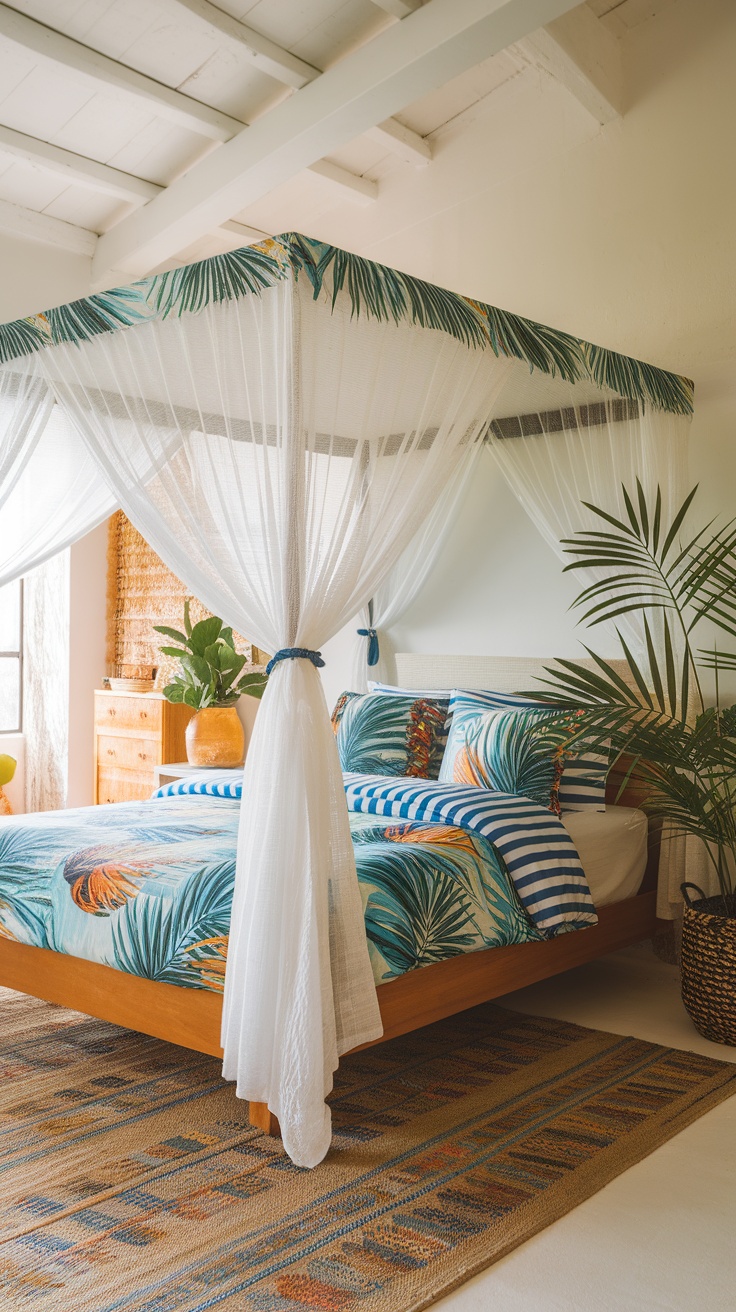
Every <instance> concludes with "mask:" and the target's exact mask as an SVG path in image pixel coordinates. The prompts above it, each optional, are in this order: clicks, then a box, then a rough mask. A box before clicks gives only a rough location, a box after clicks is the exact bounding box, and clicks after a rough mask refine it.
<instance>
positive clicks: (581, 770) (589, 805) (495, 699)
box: [440, 688, 609, 814]
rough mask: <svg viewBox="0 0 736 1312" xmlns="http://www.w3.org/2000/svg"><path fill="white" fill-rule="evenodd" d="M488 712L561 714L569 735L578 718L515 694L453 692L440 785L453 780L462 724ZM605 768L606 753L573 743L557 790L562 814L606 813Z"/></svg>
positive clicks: (607, 763)
mask: <svg viewBox="0 0 736 1312" xmlns="http://www.w3.org/2000/svg"><path fill="white" fill-rule="evenodd" d="M490 709H493V710H530V711H535V712H536V713H537V714H538V715H540V716H547V717H549V718H550V719H552V720H559V717H560V715H561V714H562V715H563V717H566V719H565V718H563V723H567V726H568V732H572V728H573V727H574V724H575V718H576V716H577V715H578V714H579V712H576V711H575V710H572V709H571V710H570V711H562V712H561V711H560V710H558V709H557V708H552V707H548V706H542V705H540V703H538V702H533V701H530V700H529V699H528V698H525V697H520V696H519V695H518V694H517V693H503V692H493V691H485V690H484V691H479V690H475V689H473V690H471V689H467V688H453V690H452V693H451V695H450V712H449V713H450V732H449V738H448V743H447V749H446V751H445V756H444V759H443V762H442V767H441V769H440V779H441V780H442V781H443V782H449V781H451V780H452V763H453V760H454V756H455V753H456V751H457V744H458V742H459V741H460V739H459V737H458V735H459V734H460V731H461V728H462V726H463V724H464V723H465V721H466V720H467V719H476V718H477V717H478V716H479V715H482V714H483V712H484V711H486V710H490ZM608 766H609V753H608V752H593V751H590V750H588V749H587V748H586V746H585V744H584V742H576V743H575V746H574V748H573V750H572V752H566V753H565V769H564V774H563V775H562V778H561V779H560V786H559V803H560V810H561V811H562V812H563V814H564V813H565V812H568V811H605V809H606V779H607V777H608Z"/></svg>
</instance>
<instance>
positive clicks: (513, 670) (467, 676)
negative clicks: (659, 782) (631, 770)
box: [396, 652, 643, 806]
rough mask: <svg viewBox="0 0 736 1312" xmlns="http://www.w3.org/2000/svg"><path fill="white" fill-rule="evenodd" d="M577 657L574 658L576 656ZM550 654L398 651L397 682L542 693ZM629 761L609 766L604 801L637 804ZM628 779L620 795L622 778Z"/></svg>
mask: <svg viewBox="0 0 736 1312" xmlns="http://www.w3.org/2000/svg"><path fill="white" fill-rule="evenodd" d="M576 659H577V658H576ZM554 663H555V662H554V657H553V656H434V655H431V656H426V655H420V654H417V653H415V652H399V653H398V654H397V656H396V672H397V682H398V683H399V685H400V686H401V687H402V688H420V689H424V688H427V689H430V688H489V689H494V690H495V691H496V692H525V691H530V692H531V691H533V690H534V688H535V687H536V686H537V684H539V690H540V693H543V692H544V684H542V683H541V682H540V679H544V678H545V677H546V676H545V673H544V671H545V667H546V666H552V665H554ZM577 663H578V664H579V665H587V666H588V667H589V668H590V669H595V668H596V667H595V663H594V662H593V661H591V660H589V659H585V660H579V659H578V660H577ZM609 665H610V666H611V668H612V669H614V670H615V671H616V673H617V674H619V675H620V676H621V678H622V679H624V680H625V681H626V683H628V684H630V685H631V686H632V687H633V686H634V685H633V682H632V678H631V673H630V671H629V667H628V665H627V664H626V662H625V661H618V660H611V661H609ZM629 764H630V761H629V759H628V758H626V757H620V758H619V760H618V761H617V762H616V763H615V765H614V766H613V768H612V769H611V771H610V773H609V776H608V784H607V785H606V801H607V803H608V804H609V806H610V805H612V804H614V803H617V804H618V805H619V806H639V805H640V803H641V801H642V797H643V793H642V788H641V785H640V784H639V783H638V781H637V779H636V777H634V778H631V779H628V767H629ZM625 778H626V779H627V783H626V787H625V790H624V792H623V793H622V794H621V796H620V797H619V795H618V794H619V788H620V785H621V782H622V780H623V779H625Z"/></svg>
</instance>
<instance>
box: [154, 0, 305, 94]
mask: <svg viewBox="0 0 736 1312" xmlns="http://www.w3.org/2000/svg"><path fill="white" fill-rule="evenodd" d="M173 3H174V4H176V5H179V6H180V7H181V8H182V9H187V10H188V11H189V13H190V14H193V15H194V17H195V18H198V19H200V22H201V24H202V26H203V27H207V28H208V29H209V32H210V35H212V36H215V37H218V38H220V37H225V38H226V39H227V40H228V41H229V43H230V44H234V45H236V46H237V47H238V49H239V50H245V52H246V54H247V55H248V57H249V59H250V60H251V61H252V63H253V64H254V65H255V67H256V68H258V69H260V70H261V72H262V73H268V74H269V76H270V77H273V78H276V80H277V81H278V82H283V83H284V85H285V86H287V87H293V88H294V89H295V90H296V91H298V90H299V88H300V87H304V86H306V85H307V83H308V82H312V81H314V79H315V78H316V77H319V75H320V70H319V69H318V68H314V67H313V65H312V64H308V63H306V61H305V60H303V59H298V58H297V56H296V55H292V53H291V51H289V50H284V49H283V48H282V47H281V46H277V45H276V43H275V41H269V39H268V37H265V36H261V34H260V32H255V31H254V30H253V28H251V27H246V26H245V24H244V23H241V22H239V21H238V19H237V18H233V17H232V16H231V15H230V14H226V13H225V11H224V10H223V9H219V8H218V7H217V5H213V4H210V0H173Z"/></svg>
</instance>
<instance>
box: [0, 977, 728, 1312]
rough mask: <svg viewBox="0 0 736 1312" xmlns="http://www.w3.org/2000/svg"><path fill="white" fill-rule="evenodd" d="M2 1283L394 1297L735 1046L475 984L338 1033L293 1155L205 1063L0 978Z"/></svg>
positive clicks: (650, 1144)
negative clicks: (446, 1001) (485, 993)
mask: <svg viewBox="0 0 736 1312" xmlns="http://www.w3.org/2000/svg"><path fill="white" fill-rule="evenodd" d="M0 1034H2V1035H3V1041H2V1050H1V1051H0V1074H1V1076H2V1088H1V1099H2V1104H1V1109H2V1116H1V1118H0V1135H1V1142H2V1153H1V1155H0V1163H1V1168H0V1169H1V1171H2V1178H1V1180H0V1239H1V1241H2V1242H0V1307H2V1308H3V1309H6V1308H13V1309H14V1308H28V1309H34V1310H35V1309H38V1312H50V1310H51V1309H54V1312H62V1310H63V1312H72V1309H73V1312H144V1310H145V1312H195V1309H196V1312H205V1309H207V1310H209V1309H222V1312H235V1309H238V1312H251V1310H252V1312H302V1310H304V1312H314V1309H322V1310H325V1312H409V1309H417V1308H422V1307H426V1306H427V1304H429V1303H431V1302H433V1301H434V1300H435V1299H437V1298H439V1297H441V1295H442V1294H444V1293H447V1292H448V1290H450V1289H452V1288H453V1287H454V1286H455V1285H457V1284H459V1283H460V1282H462V1281H463V1280H465V1279H467V1277H468V1276H469V1275H471V1274H473V1273H474V1272H476V1271H478V1270H480V1269H481V1268H482V1267H485V1266H488V1265H489V1263H491V1262H493V1261H495V1260H496V1259H497V1258H499V1257H501V1256H502V1255H503V1254H504V1253H507V1252H508V1251H509V1250H510V1249H512V1248H514V1247H516V1245H517V1244H520V1243H522V1242H523V1241H524V1240H525V1239H528V1238H529V1237H530V1236H531V1235H533V1234H534V1233H535V1232H536V1231H538V1230H540V1229H542V1228H543V1227H544V1226H546V1225H549V1224H550V1222H552V1221H554V1220H556V1218H558V1217H560V1216H562V1215H563V1214H564V1213H565V1212H567V1211H569V1210H570V1208H572V1207H574V1206H575V1205H576V1204H577V1203H579V1202H581V1201H582V1199H584V1198H587V1197H588V1196H589V1195H590V1194H592V1193H594V1192H595V1191H596V1190H597V1189H600V1188H601V1186H602V1185H604V1184H605V1183H606V1182H607V1181H608V1180H610V1179H612V1178H613V1177H614V1176H616V1175H618V1174H619V1173H620V1172H621V1171H624V1170H625V1169H626V1168H627V1167H628V1166H631V1165H632V1164H633V1163H634V1162H637V1161H639V1160H640V1159H641V1158H642V1157H645V1156H646V1154H647V1153H650V1152H651V1151H652V1149H654V1148H656V1147H657V1146H658V1144H661V1143H663V1142H664V1141H665V1140H666V1139H668V1138H670V1137H671V1136H672V1135H673V1134H676V1133H677V1131H678V1130H680V1129H682V1127H683V1126H685V1125H687V1124H688V1123H689V1122H690V1121H692V1120H694V1119H695V1118H696V1117H698V1116H701V1115H702V1114H703V1113H704V1112H706V1111H708V1110H709V1108H711V1107H713V1106H715V1104H716V1103H718V1102H720V1101H721V1100H722V1099H724V1098H727V1097H728V1096H729V1095H730V1094H731V1093H733V1092H735V1091H736V1066H732V1065H727V1064H725V1063H721V1062H717V1061H713V1060H711V1059H709V1058H707V1057H702V1056H699V1055H697V1054H695V1053H689V1052H680V1051H676V1050H673V1049H668V1048H661V1047H658V1046H656V1045H654V1044H651V1043H643V1042H641V1041H639V1040H637V1039H630V1038H622V1037H620V1036H618V1035H614V1034H604V1033H601V1032H599V1031H596V1030H587V1029H582V1028H580V1027H579V1026H577V1025H571V1024H567V1023H565V1022H561V1021H555V1020H547V1019H543V1018H540V1017H532V1016H524V1015H519V1014H517V1013H515V1012H510V1011H505V1010H502V1009H501V1008H499V1007H495V1006H491V1005H488V1006H484V1007H477V1008H476V1009H475V1010H473V1011H470V1012H465V1013H464V1014H463V1015H461V1016H456V1017H454V1018H453V1019H452V1020H450V1021H447V1022H444V1023H442V1024H439V1025H434V1026H431V1027H429V1028H428V1029H425V1030H423V1031H420V1032H418V1033H417V1034H414V1035H411V1036H409V1037H408V1038H404V1039H397V1040H394V1041H393V1042H391V1043H388V1044H385V1045H382V1046H380V1047H378V1048H373V1049H369V1050H367V1051H365V1052H361V1053H357V1054H355V1055H354V1056H352V1057H350V1058H348V1059H346V1060H345V1062H344V1063H343V1067H342V1069H341V1071H340V1074H339V1080H338V1086H337V1088H336V1091H335V1095H334V1099H333V1108H334V1123H335V1137H334V1145H333V1148H332V1149H331V1151H330V1154H329V1156H328V1158H327V1159H326V1161H325V1162H324V1163H323V1164H322V1165H321V1166H320V1167H318V1168H317V1170H315V1171H301V1170H297V1169H296V1168H295V1167H293V1166H292V1165H291V1163H290V1162H289V1161H288V1159H286V1158H285V1157H284V1155H283V1153H282V1151H281V1148H280V1144H279V1143H278V1142H277V1141H273V1140H270V1139H268V1138H266V1137H264V1136H263V1135H262V1134H261V1133H260V1132H259V1131H256V1130H253V1129H252V1128H251V1127H250V1126H249V1125H248V1120H247V1109H246V1107H245V1106H244V1104H243V1103H240V1102H238V1101H237V1099H236V1098H235V1097H234V1094H233V1090H232V1087H231V1086H229V1085H226V1084H223V1082H222V1080H221V1079H220V1078H219V1072H218V1063H217V1062H216V1061H214V1060H212V1059H211V1058H207V1057H202V1056H199V1055H197V1054H196V1053H190V1052H188V1051H186V1050H185V1049H183V1048H176V1047H173V1046H171V1045H167V1044H165V1043H160V1042H158V1041H156V1040H154V1039H148V1038H145V1037H143V1036H141V1035H138V1034H133V1033H131V1032H129V1031H127V1030H121V1029H116V1028H115V1027H113V1026H111V1025H106V1024H103V1023H102V1022H99V1021H95V1020H90V1019H87V1018H84V1017H82V1016H80V1015H78V1014H77V1013H75V1012H70V1011H63V1010H61V1009H60V1008H56V1007H51V1006H49V1005H47V1004H45V1003H41V1002H37V1001H35V1000H33V999H30V998H25V997H23V996H22V995H20V994H16V993H11V992H9V991H7V990H0Z"/></svg>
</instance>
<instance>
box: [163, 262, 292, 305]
mask: <svg viewBox="0 0 736 1312" xmlns="http://www.w3.org/2000/svg"><path fill="white" fill-rule="evenodd" d="M284 277H286V269H285V267H284V265H283V263H282V262H281V260H279V258H278V256H277V255H275V254H271V253H270V252H269V250H263V249H261V248H260V247H258V246H244V247H242V248H241V249H240V250H237V251H227V252H226V253H225V254H224V255H213V256H212V257H211V258H210V259H208V260H200V261H198V263H197V264H188V265H185V267H184V268H181V269H171V270H169V271H168V272H167V273H161V274H158V275H157V276H156V277H155V278H152V279H151V280H150V286H149V291H148V300H149V302H150V304H151V305H152V306H153V308H154V309H155V311H156V313H157V314H160V315H161V318H163V319H166V318H167V317H168V316H169V315H172V314H175V315H177V316H180V315H182V314H196V313H197V312H198V311H199V310H201V309H203V308H204V306H205V305H210V304H220V303H221V302H223V301H234V300H237V299H239V298H240V297H241V296H247V295H248V294H251V293H254V292H255V293H259V292H261V291H263V289H264V288H265V287H272V286H273V285H274V284H275V283H277V282H280V281H281V280H282V279H283V278H284Z"/></svg>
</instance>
